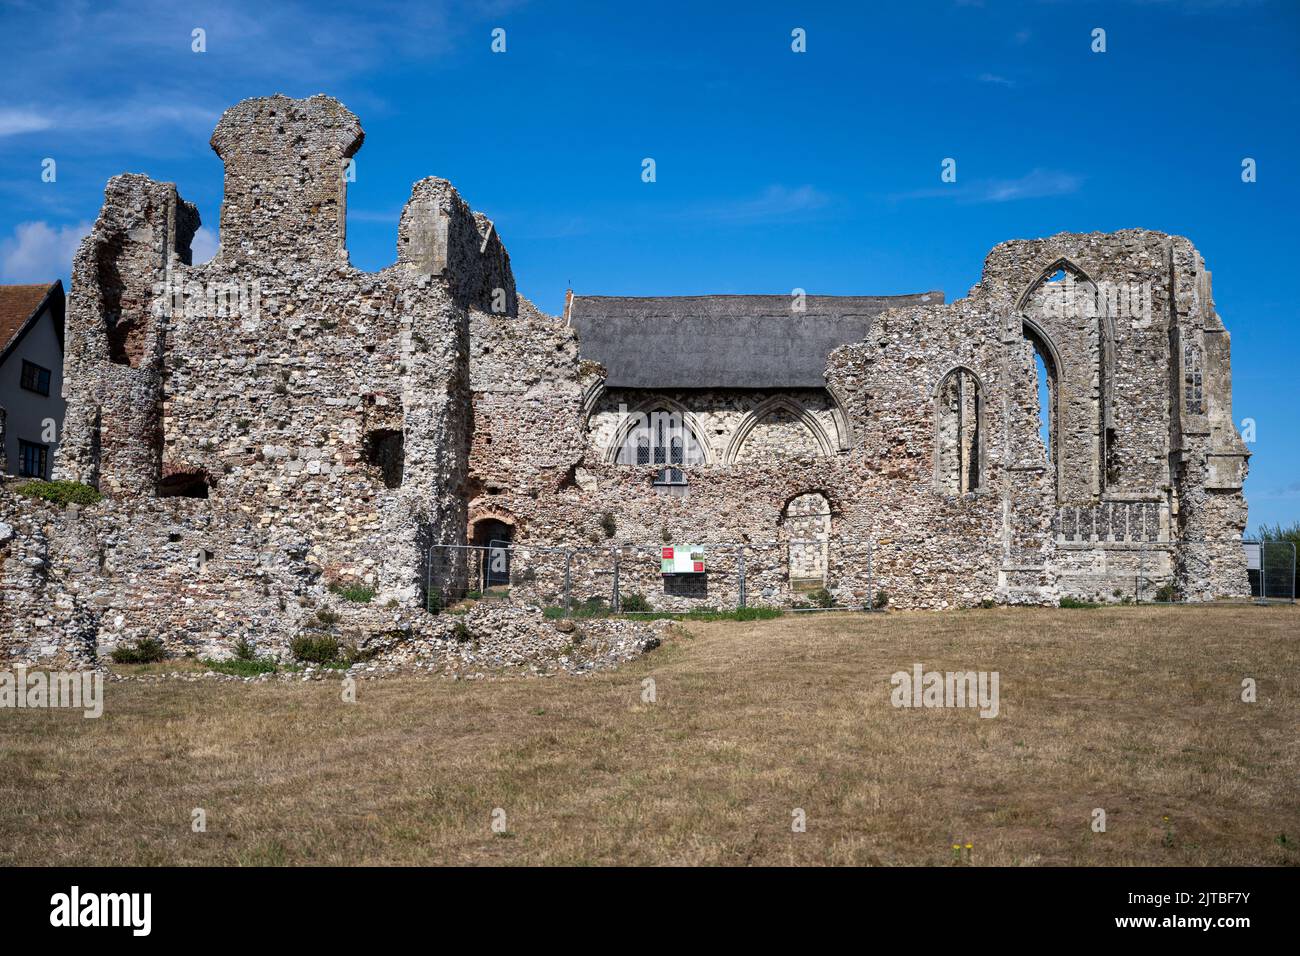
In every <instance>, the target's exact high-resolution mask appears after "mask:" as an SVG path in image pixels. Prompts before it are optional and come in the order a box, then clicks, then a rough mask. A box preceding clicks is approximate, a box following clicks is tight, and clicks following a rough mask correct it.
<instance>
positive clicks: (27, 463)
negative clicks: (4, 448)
mask: <svg viewBox="0 0 1300 956" xmlns="http://www.w3.org/2000/svg"><path fill="white" fill-rule="evenodd" d="M47 374H48V373H47ZM18 453H19V455H21V457H22V460H23V470H22V474H23V476H24V477H27V478H45V476H46V471H47V470H48V469H49V467H50V453H49V449H48V448H46V446H44V445H38V444H36V443H35V442H30V441H22V440H21V439H19V441H18Z"/></svg>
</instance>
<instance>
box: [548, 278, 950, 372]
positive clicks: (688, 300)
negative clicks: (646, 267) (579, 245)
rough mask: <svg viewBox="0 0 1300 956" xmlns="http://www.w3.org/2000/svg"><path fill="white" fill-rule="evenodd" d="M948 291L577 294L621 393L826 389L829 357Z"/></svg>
mask: <svg viewBox="0 0 1300 956" xmlns="http://www.w3.org/2000/svg"><path fill="white" fill-rule="evenodd" d="M942 302H943V293H942V292H921V293H915V294H912V295H810V296H808V297H807V298H806V299H805V302H804V304H805V306H806V308H805V311H803V312H795V311H793V310H792V309H791V297H790V296H789V295H700V296H695V295H682V296H644V297H643V296H596V295H583V296H578V295H575V296H573V299H572V301H571V302H570V303H569V307H568V310H567V317H568V321H569V324H570V325H572V326H573V327H574V328H575V329H577V331H578V336H579V347H580V349H581V355H582V358H583V359H587V360H592V361H596V362H600V363H601V364H602V365H604V366H605V368H606V370H607V371H608V373H609V374H608V378H607V379H606V385H608V386H609V387H612V388H655V389H664V388H821V387H823V386H824V385H825V379H824V378H823V374H822V373H823V370H824V369H825V367H826V358H827V356H828V355H829V354H830V353H831V351H832V350H833V349H835V348H837V347H838V346H841V345H846V344H848V343H850V342H859V341H861V340H862V339H863V338H865V337H866V335H867V332H868V330H869V329H870V328H871V319H872V317H873V316H876V315H879V314H880V313H881V312H884V311H885V310H886V309H896V308H904V307H908V306H917V305H938V304H941V303H942Z"/></svg>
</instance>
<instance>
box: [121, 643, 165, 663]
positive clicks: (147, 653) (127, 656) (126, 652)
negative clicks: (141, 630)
mask: <svg viewBox="0 0 1300 956" xmlns="http://www.w3.org/2000/svg"><path fill="white" fill-rule="evenodd" d="M109 656H110V657H112V658H113V663H114V664H152V663H154V662H155V661H160V660H162V659H163V658H165V657H166V656H167V651H166V649H165V648H164V647H163V643H162V641H160V640H158V638H156V637H142V638H140V640H138V641H136V643H135V646H134V647H127V646H125V645H123V646H121V647H115V648H113V652H112V653H111V654H110V655H109Z"/></svg>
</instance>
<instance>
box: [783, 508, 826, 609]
mask: <svg viewBox="0 0 1300 956" xmlns="http://www.w3.org/2000/svg"><path fill="white" fill-rule="evenodd" d="M781 533H782V536H783V537H784V538H785V542H786V547H787V549H788V553H787V558H786V561H787V574H788V577H789V580H790V590H791V591H797V592H806V591H816V590H818V589H819V588H824V587H826V577H827V572H828V570H829V564H830V541H831V503H830V501H829V500H828V499H827V497H826V496H825V495H824V494H822V493H821V492H820V491H808V492H804V493H802V494H798V495H795V496H794V497H793V498H791V499H790V500H789V501H787V502H786V505H785V510H784V511H783V512H782V514H781Z"/></svg>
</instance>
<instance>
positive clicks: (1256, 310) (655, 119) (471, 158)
mask: <svg viewBox="0 0 1300 956" xmlns="http://www.w3.org/2000/svg"><path fill="white" fill-rule="evenodd" d="M496 27H501V28H503V29H505V31H506V52H505V53H504V54H494V53H492V51H491V49H490V44H491V31H492V30H493V29H494V28H496ZM796 27H802V28H803V29H804V30H806V31H807V52H806V53H804V54H795V53H793V52H792V51H791V48H790V44H791V30H792V29H794V28H796ZM1097 27H1100V28H1103V29H1104V30H1105V31H1106V46H1107V49H1106V52H1105V53H1101V54H1098V53H1093V52H1092V51H1091V48H1090V47H1091V43H1092V36H1091V34H1092V31H1093V29H1094V28H1097ZM195 28H202V29H204V30H205V31H206V40H207V52H205V53H201V54H199V53H194V52H192V50H191V32H192V31H193V30H194V29H195ZM0 70H2V71H3V76H4V90H5V93H4V97H3V99H2V100H0V282H19V281H38V280H41V279H45V278H52V277H55V276H63V277H64V278H65V281H66V277H67V274H68V271H69V266H70V259H71V254H72V251H73V249H75V245H76V242H77V240H78V239H79V237H80V236H81V235H82V234H84V232H85V230H86V229H87V228H88V227H89V223H90V222H91V221H93V219H94V217H95V215H96V213H97V211H98V208H99V205H100V201H101V198H102V190H103V186H104V182H105V181H106V180H107V179H108V178H109V177H110V176H112V175H114V174H116V173H118V172H123V171H137V172H145V173H148V174H149V175H151V176H153V177H155V178H158V179H163V180H170V181H174V182H176V183H177V184H178V185H179V187H180V190H181V193H182V195H183V196H185V198H187V199H189V200H191V201H192V202H195V203H196V204H197V205H198V207H199V210H200V213H201V215H202V216H203V219H204V221H205V223H207V228H206V229H205V231H204V234H203V235H202V236H201V237H200V240H199V246H200V251H199V254H200V256H202V255H203V250H207V251H210V250H211V248H212V244H213V242H214V241H215V236H214V232H215V227H216V223H217V219H218V206H219V203H220V196H221V164H220V162H219V161H218V160H217V158H216V156H215V154H213V153H212V151H211V150H210V148H209V147H208V144H207V140H208V137H209V135H210V134H211V131H212V127H213V125H214V124H215V122H216V120H217V118H218V116H219V115H220V113H221V111H222V110H223V109H224V108H225V107H227V106H229V105H230V104H232V103H234V102H236V101H237V100H239V99H242V98H244V97H248V96H260V95H266V94H269V93H275V92H281V93H286V94H289V95H292V96H306V95H310V94H313V93H318V92H324V93H329V94H331V95H333V96H336V97H338V98H339V99H341V100H342V101H343V102H344V103H346V104H347V105H348V106H349V107H350V108H351V109H352V110H353V111H354V112H355V113H356V114H357V115H358V116H359V117H360V119H361V122H362V126H363V127H364V129H365V131H366V142H365V145H364V147H363V148H362V150H361V152H360V153H359V154H358V157H357V182H356V183H355V184H353V185H352V186H351V188H350V193H349V221H348V246H349V250H350V253H351V256H352V261H353V262H354V264H356V265H357V266H358V267H360V268H363V269H380V268H383V267H384V266H385V265H387V264H389V263H390V262H391V261H392V260H393V258H394V254H393V248H394V244H395V242H396V234H397V219H398V215H399V213H400V210H401V208H402V205H403V203H404V202H405V200H406V198H407V196H408V195H409V192H410V186H411V183H412V182H414V181H415V180H417V179H420V178H422V177H424V176H426V175H431V174H432V175H439V176H444V177H446V178H448V179H450V180H451V181H452V182H453V183H455V185H456V186H457V188H458V189H459V190H460V191H461V193H462V195H464V196H465V197H466V199H467V200H468V201H469V202H470V203H471V204H472V205H473V206H474V207H475V208H476V209H480V210H482V211H484V212H485V213H487V214H488V215H489V216H491V217H492V218H493V219H494V220H495V221H496V223H497V227H498V229H499V231H500V233H501V235H502V237H503V238H504V239H505V241H506V244H507V248H508V249H509V251H510V254H511V258H512V261H513V264H514V268H515V275H516V279H517V281H518V284H519V288H520V290H521V291H522V292H523V293H524V294H525V295H527V296H529V297H530V298H531V299H533V300H534V301H535V302H537V303H538V305H540V306H541V307H542V308H544V309H546V310H547V311H550V312H557V311H559V310H560V308H561V306H562V302H563V297H564V290H565V288H566V287H567V286H568V285H569V284H572V286H573V288H574V289H575V291H577V292H579V293H587V294H628V295H638V294H656V293H657V294H674V293H675V294H691V293H707V292H715V293H720V292H787V291H789V290H790V289H792V288H795V287H800V288H805V289H807V290H808V291H809V292H814V293H829V294H847V293H881V294H883V293H902V292H916V291H921V290H929V289H942V290H943V291H944V292H945V293H946V294H947V296H948V298H949V300H950V301H951V300H953V299H956V298H958V297H960V296H961V295H963V294H964V293H965V292H966V290H967V289H969V287H970V286H971V285H972V284H974V283H975V282H976V281H977V279H978V277H979V270H980V266H981V263H982V261H983V257H984V255H985V253H986V252H987V251H988V250H989V249H990V248H991V247H992V246H993V245H995V244H996V243H998V242H1000V241H1002V240H1005V239H1010V238H1026V237H1034V236H1042V235H1050V234H1052V233H1054V232H1059V231H1061V230H1071V231H1091V230H1113V229H1121V228H1125V227H1134V226H1141V227H1147V228H1152V229H1160V230H1164V231H1166V232H1171V233H1179V234H1182V235H1186V236H1188V237H1189V238H1191V239H1192V241H1193V242H1195V243H1196V244H1197V246H1198V247H1199V248H1200V250H1201V252H1202V253H1203V254H1204V256H1205V258H1206V263H1207V266H1208V267H1209V268H1210V269H1211V271H1212V272H1213V273H1214V291H1215V299H1216V303H1217V305H1218V309H1219V312H1220V314H1221V315H1222V316H1223V317H1224V320H1225V322H1226V323H1227V325H1228V328H1229V330H1230V331H1231V333H1232V341H1233V365H1234V385H1235V418H1236V420H1237V421H1238V422H1241V420H1242V419H1243V418H1247V417H1249V418H1253V419H1254V420H1255V423H1256V432H1257V441H1256V442H1255V443H1254V444H1253V445H1252V446H1251V447H1252V451H1253V452H1254V453H1255V456H1254V458H1253V459H1252V463H1251V477H1250V480H1249V482H1248V484H1247V496H1248V498H1249V501H1250V527H1251V528H1252V529H1253V528H1255V527H1256V525H1258V524H1259V523H1260V522H1269V523H1272V522H1275V521H1282V522H1290V521H1293V520H1296V519H1300V442H1297V440H1296V436H1297V431H1298V430H1300V403H1298V402H1297V401H1296V392H1297V389H1296V377H1295V364H1296V359H1297V351H1296V348H1295V346H1294V343H1293V338H1292V335H1291V332H1290V329H1291V328H1292V327H1293V326H1294V325H1295V317H1296V307H1295V303H1294V291H1293V285H1294V283H1293V282H1292V279H1291V277H1292V275H1293V273H1294V271H1295V269H1296V263H1297V262H1300V248H1298V247H1300V240H1297V235H1300V232H1298V229H1297V226H1298V218H1300V217H1298V216H1297V213H1300V201H1298V200H1300V170H1297V156H1300V132H1298V131H1297V117H1298V116H1300V110H1297V98H1298V97H1300V75H1298V74H1300V4H1297V3H1295V2H1294V0H1281V2H1272V3H1270V2H1264V0H1260V2H1226V0H1225V2H1216V0H1164V2H1162V0H1147V2H1140V0H1128V2H1118V3H1064V2H1018V3H1011V2H1005V3H1004V2H997V0H985V2H978V0H966V2H934V3H904V4H889V5H883V4H882V5H881V7H880V9H875V5H874V4H860V3H853V4H843V5H840V4H831V3H814V4H789V3H786V4H777V3H762V2H751V3H734V4H730V3H728V4H708V5H705V4H700V3H674V2H668V0H658V2H655V3H649V4H632V3H626V4H625V3H617V4H610V3H572V4H567V3H545V4H542V3H536V4H530V3H522V2H504V0H502V2H491V3H463V2H452V0H444V2H438V0H426V2H422V3H418V4H412V5H410V6H409V7H408V6H406V5H402V4H386V3H366V2H351V3H345V4H328V3H321V4H310V5H308V4H296V3H279V2H277V3H265V2H262V3H251V2H247V3H245V2H241V3H227V4H197V5H193V6H187V5H186V4H183V3H175V2H152V0H149V2H136V3H120V4H112V5H107V4H98V3H94V4H92V3H61V2H47V0H41V2H16V3H15V2H0ZM47 157H48V158H53V159H55V161H56V163H57V180H56V181H55V182H53V183H46V182H42V179H41V169H42V165H41V164H42V160H44V159H45V158H47ZM645 157H653V158H654V160H655V162H656V172H657V181H656V182H655V183H652V184H647V183H643V182H642V181H641V175H640V174H641V162H642V160H643V159H644V158H645ZM945 157H952V158H954V159H956V160H957V172H958V182H957V183H956V184H955V188H948V189H940V188H938V187H939V186H940V182H939V172H940V163H941V161H942V160H943V159H944V158H945ZM1245 157H1251V158H1253V159H1255V160H1256V162H1257V164H1258V181H1257V182H1255V183H1252V184H1245V183H1243V182H1242V181H1241V162H1242V159H1243V158H1245Z"/></svg>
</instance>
